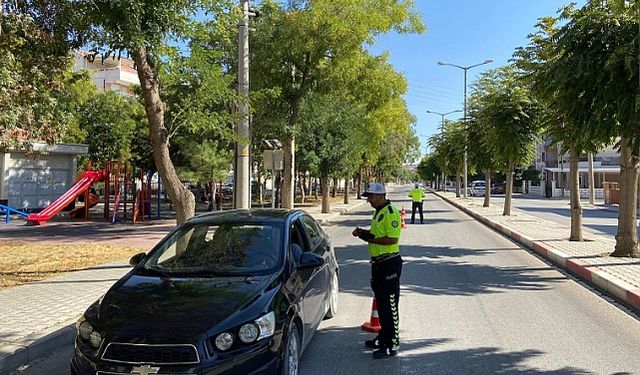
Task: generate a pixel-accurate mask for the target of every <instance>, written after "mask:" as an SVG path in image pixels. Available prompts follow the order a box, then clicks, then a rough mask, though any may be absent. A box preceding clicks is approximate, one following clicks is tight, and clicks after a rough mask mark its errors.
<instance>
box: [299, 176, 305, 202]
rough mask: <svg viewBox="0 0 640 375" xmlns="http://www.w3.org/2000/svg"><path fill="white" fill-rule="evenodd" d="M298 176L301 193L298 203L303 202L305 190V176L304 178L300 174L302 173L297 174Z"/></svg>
mask: <svg viewBox="0 0 640 375" xmlns="http://www.w3.org/2000/svg"><path fill="white" fill-rule="evenodd" d="M298 178H299V182H300V194H301V195H302V196H301V198H300V203H304V199H305V198H306V194H305V191H304V189H305V185H306V184H305V182H306V178H305V175H304V174H302V173H301V174H300V175H299V177H298Z"/></svg>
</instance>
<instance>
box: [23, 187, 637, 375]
mask: <svg viewBox="0 0 640 375" xmlns="http://www.w3.org/2000/svg"><path fill="white" fill-rule="evenodd" d="M404 196H405V192H401V193H398V194H391V198H392V199H395V198H397V200H396V203H397V205H398V206H402V205H404V206H405V208H409V207H410V203H409V202H408V200H405V198H404ZM407 199H408V198H407ZM371 212H372V211H371V209H366V208H363V209H362V210H360V211H358V212H354V213H351V214H348V215H344V216H342V217H341V218H340V219H338V220H337V221H335V222H334V224H332V225H329V226H327V227H326V230H327V232H328V233H329V234H330V235H331V237H332V238H333V241H334V246H335V249H336V254H337V255H338V258H339V261H340V266H341V293H340V311H339V313H338V316H336V317H335V318H333V319H330V320H326V321H324V322H323V323H322V324H321V326H320V328H319V331H318V332H317V333H316V335H315V337H314V339H313V340H312V341H311V344H310V345H309V346H308V348H307V349H306V351H305V353H304V355H303V357H302V363H301V371H300V373H301V374H302V375H315V374H323V375H324V374H373V375H375V374H381V375H382V374H384V375H389V374H496V373H500V374H516V373H518V374H521V373H525V374H565V375H569V374H633V373H640V363H638V361H637V359H636V356H637V353H639V352H640V322H639V321H638V318H637V317H636V316H635V315H633V314H630V313H628V312H625V310H624V309H622V308H620V307H619V306H617V305H616V304H614V303H612V302H610V301H608V300H607V299H606V298H603V297H602V296H600V295H598V294H597V293H595V292H593V291H591V290H590V289H589V288H587V287H585V286H584V285H582V284H580V283H578V282H576V281H574V280H573V279H572V278H571V277H569V276H567V275H565V274H563V273H562V272H560V271H558V270H556V269H555V268H554V267H553V266H551V265H549V264H547V263H545V262H544V261H542V260H541V259H539V258H537V257H536V256H535V255H533V254H531V253H529V252H527V251H525V250H523V249H521V248H520V247H518V246H517V245H515V244H513V243H512V242H510V241H508V240H507V239H505V238H504V237H502V236H500V235H498V234H497V233H495V232H493V231H491V230H489V229H487V228H486V227H484V226H483V225H481V224H479V223H477V222H476V221H474V220H473V219H471V218H470V217H468V216H466V215H464V214H462V213H461V212H459V211H457V210H455V209H453V208H452V207H451V206H449V205H448V204H446V203H444V202H443V201H441V200H439V199H438V198H436V197H435V196H433V195H431V194H429V195H428V196H427V201H426V202H425V216H426V217H425V224H424V225H409V227H408V229H407V230H405V231H403V237H402V239H401V243H402V250H401V251H402V254H403V258H404V260H405V264H404V269H403V273H402V278H401V282H402V294H401V299H400V319H401V322H400V328H401V348H400V353H399V355H398V356H397V357H394V358H388V359H384V360H374V359H372V357H371V354H370V351H369V350H367V349H365V348H364V346H363V341H364V340H365V339H367V338H369V337H371V334H369V333H366V332H364V331H362V330H361V329H360V325H361V324H362V323H363V322H364V321H366V320H368V319H369V316H370V313H371V291H370V289H369V263H368V254H367V250H366V247H365V246H364V244H363V243H362V242H361V241H360V240H358V239H356V238H353V237H352V236H351V234H350V233H351V230H352V228H353V227H355V226H356V225H360V226H368V222H369V219H370V215H371ZM70 355H71V344H69V346H67V347H63V348H61V349H59V350H58V351H57V352H55V353H52V355H51V356H50V357H48V358H46V359H45V360H42V361H40V362H38V363H34V364H32V365H31V366H30V367H29V368H27V369H24V370H23V371H19V372H16V374H30V375H35V374H68V369H67V365H68V360H69V357H70Z"/></svg>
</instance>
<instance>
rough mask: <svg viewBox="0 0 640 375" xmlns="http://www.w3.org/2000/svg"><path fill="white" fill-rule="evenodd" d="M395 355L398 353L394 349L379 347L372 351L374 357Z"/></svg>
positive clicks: (380, 357)
mask: <svg viewBox="0 0 640 375" xmlns="http://www.w3.org/2000/svg"><path fill="white" fill-rule="evenodd" d="M396 355H398V351H397V350H395V349H389V348H380V349H378V350H376V351H374V352H373V358H374V359H382V358H388V357H395V356H396Z"/></svg>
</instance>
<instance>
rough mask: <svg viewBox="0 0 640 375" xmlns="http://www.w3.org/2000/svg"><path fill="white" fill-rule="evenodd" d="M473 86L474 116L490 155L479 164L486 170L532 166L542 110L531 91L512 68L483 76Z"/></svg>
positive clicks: (484, 145) (505, 68) (494, 71)
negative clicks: (493, 167) (494, 167)
mask: <svg viewBox="0 0 640 375" xmlns="http://www.w3.org/2000/svg"><path fill="white" fill-rule="evenodd" d="M474 87H475V92H474V96H475V97H474V99H475V100H474V106H475V109H474V111H473V112H472V113H473V114H474V116H475V119H476V121H477V122H478V123H479V124H480V127H481V128H482V132H485V133H486V134H485V135H484V136H483V137H482V139H483V140H484V141H482V142H481V143H482V147H484V148H485V152H487V153H488V154H489V157H487V158H484V159H479V161H481V162H482V164H484V165H483V166H484V167H492V166H496V165H502V166H508V165H509V163H510V162H511V163H513V164H514V165H515V166H517V165H524V164H527V163H529V162H530V161H531V158H532V157H533V155H534V151H535V150H534V142H535V141H536V139H537V137H538V133H539V130H540V121H539V112H540V108H539V106H538V104H537V103H536V101H535V100H534V99H533V97H532V95H531V94H530V92H529V88H528V87H527V86H526V85H525V84H524V82H523V81H522V80H521V79H519V77H518V75H517V74H516V71H515V70H514V68H513V67H511V66H507V67H502V68H498V69H495V70H490V71H488V72H485V73H483V74H482V75H481V76H480V79H479V80H478V82H477V83H476V84H475V86H474ZM494 157H495V158H496V159H494V160H491V159H492V158H494Z"/></svg>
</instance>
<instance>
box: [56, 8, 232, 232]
mask: <svg viewBox="0 0 640 375" xmlns="http://www.w3.org/2000/svg"><path fill="white" fill-rule="evenodd" d="M225 5H226V2H224V1H215V0H213V1H205V0H202V1H198V0H171V1H169V0H159V1H149V0H133V1H106V0H81V1H75V2H71V3H69V4H68V7H69V8H70V9H72V10H73V13H72V15H73V16H72V17H71V18H70V21H69V20H65V21H67V22H71V23H72V24H73V25H74V26H75V33H72V34H70V35H71V36H73V37H74V42H76V43H77V45H88V46H90V48H91V49H92V50H93V51H96V52H97V51H102V56H110V55H111V54H112V53H117V54H118V56H119V55H120V54H121V53H123V52H126V53H130V54H131V55H132V57H133V60H134V61H135V64H136V67H137V71H138V77H139V79H140V85H141V90H142V97H143V100H144V107H145V111H146V114H147V119H148V125H149V137H150V140H151V146H152V149H153V157H154V160H155V165H156V168H157V170H158V172H159V175H160V176H161V177H162V182H163V185H164V187H165V190H166V192H167V194H168V196H169V198H170V199H171V201H172V202H173V203H174V206H175V211H176V221H177V222H178V223H182V222H184V221H185V220H187V219H188V218H189V217H191V216H193V214H194V212H195V199H194V196H193V194H192V193H191V191H189V190H188V189H187V188H186V187H185V186H184V185H183V184H182V182H181V181H180V178H179V176H178V174H177V172H176V169H175V166H174V164H173V162H172V159H171V153H170V141H171V135H172V133H171V131H170V129H169V128H168V127H167V124H166V123H165V115H166V110H167V106H166V103H165V102H164V100H163V97H162V95H163V91H162V90H163V89H164V86H163V79H164V76H163V69H165V68H167V67H171V66H172V64H171V62H172V61H175V60H180V59H181V57H182V54H181V53H180V49H181V48H185V47H187V48H188V47H189V41H190V40H191V39H192V38H194V37H197V36H199V35H202V33H204V32H205V27H206V26H207V25H208V23H207V22H208V20H207V19H204V20H202V21H196V19H195V16H196V14H197V13H198V12H201V14H210V15H211V16H209V17H214V18H215V17H218V16H220V17H223V16H224V14H225V13H229V11H228V9H227V8H226V7H225ZM186 55H188V54H186ZM194 73H197V72H194Z"/></svg>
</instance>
